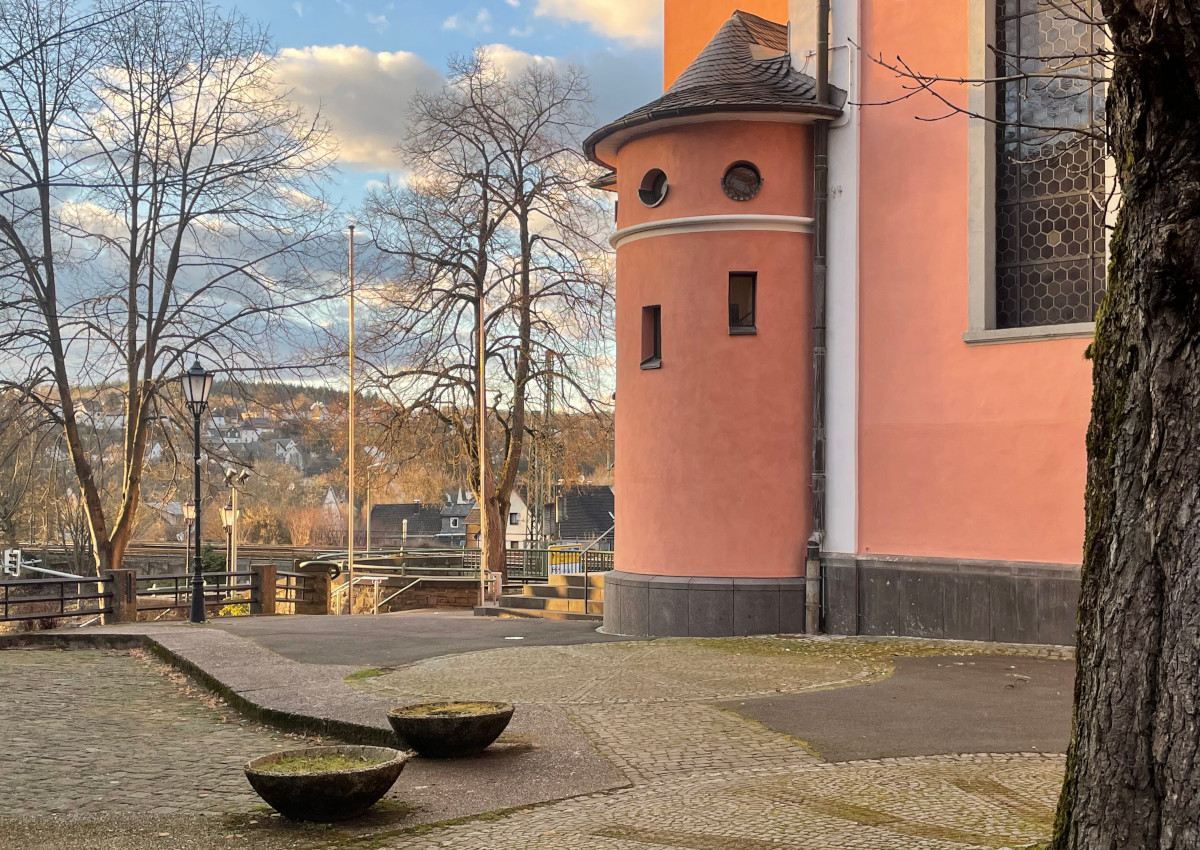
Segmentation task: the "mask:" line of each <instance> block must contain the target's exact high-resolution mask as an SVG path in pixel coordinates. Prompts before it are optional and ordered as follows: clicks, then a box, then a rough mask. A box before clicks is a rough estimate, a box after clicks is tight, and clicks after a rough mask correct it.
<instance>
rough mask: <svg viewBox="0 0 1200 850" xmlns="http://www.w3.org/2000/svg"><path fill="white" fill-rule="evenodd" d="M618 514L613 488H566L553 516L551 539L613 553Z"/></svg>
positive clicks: (576, 486) (554, 509) (556, 501)
mask: <svg viewBox="0 0 1200 850" xmlns="http://www.w3.org/2000/svg"><path fill="white" fill-rule="evenodd" d="M615 512H616V500H615V498H614V496H613V488H612V487H609V486H608V485H604V484H577V485H572V486H568V487H565V488H564V489H563V491H562V492H561V493H559V496H558V498H557V499H556V500H555V502H554V505H553V510H552V511H551V513H550V519H551V529H550V532H551V536H552V537H555V538H557V539H558V541H559V542H560V543H561V544H564V545H578V546H580V547H586V546H589V545H591V544H595V545H592V548H593V549H598V550H602V551H611V550H612V549H613V525H614V520H613V515H614V513H615ZM597 541H599V542H597Z"/></svg>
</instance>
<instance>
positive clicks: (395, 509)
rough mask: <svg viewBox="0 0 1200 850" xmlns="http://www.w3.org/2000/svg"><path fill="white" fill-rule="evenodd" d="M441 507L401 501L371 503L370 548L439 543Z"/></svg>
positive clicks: (441, 543) (435, 544)
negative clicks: (390, 503) (384, 503)
mask: <svg viewBox="0 0 1200 850" xmlns="http://www.w3.org/2000/svg"><path fill="white" fill-rule="evenodd" d="M441 531H442V506H441V505H423V504H421V503H420V502H404V503H401V504H394V505H372V506H371V548H373V549H375V548H378V549H394V548H400V547H402V546H408V547H431V546H438V545H442V546H445V545H447V544H445V543H443V542H441V539H440V536H441Z"/></svg>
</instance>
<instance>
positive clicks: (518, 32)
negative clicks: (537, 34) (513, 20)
mask: <svg viewBox="0 0 1200 850" xmlns="http://www.w3.org/2000/svg"><path fill="white" fill-rule="evenodd" d="M508 34H509V35H511V36H513V37H515V38H529V36H531V35H533V27H532V26H527V27H525V28H524V29H518V28H517V27H512V28H510V29H509V31H508Z"/></svg>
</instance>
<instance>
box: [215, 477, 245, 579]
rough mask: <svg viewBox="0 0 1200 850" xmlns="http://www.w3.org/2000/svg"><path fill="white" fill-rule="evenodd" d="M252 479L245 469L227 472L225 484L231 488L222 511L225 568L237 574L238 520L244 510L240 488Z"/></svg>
mask: <svg viewBox="0 0 1200 850" xmlns="http://www.w3.org/2000/svg"><path fill="white" fill-rule="evenodd" d="M249 478H250V470H248V469H243V470H242V471H241V472H234V470H233V469H226V470H225V483H226V484H227V485H228V486H229V504H228V505H227V506H226V507H224V508H222V509H221V524H222V525H223V526H224V528H225V532H226V537H227V539H226V543H225V546H226V553H225V568H226V569H227V570H229V571H230V572H237V564H238V520H239V519H241V516H242V509H241V508H239V507H238V487H240V486H242V485H244V484H245V483H246V481H247V480H248V479H249Z"/></svg>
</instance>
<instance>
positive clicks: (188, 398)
mask: <svg viewBox="0 0 1200 850" xmlns="http://www.w3.org/2000/svg"><path fill="white" fill-rule="evenodd" d="M212 385H213V373H212V372H206V371H205V370H204V367H203V366H201V365H200V361H199V360H197V361H196V362H195V363H193V364H192V368H191V369H188V370H187V371H186V372H184V373H183V400H184V401H185V402H187V406H188V410H190V411H191V412H192V427H193V430H192V434H193V436H194V437H195V449H196V451H195V452H194V460H195V468H194V470H193V474H192V481H193V484H194V487H193V491H192V502H193V504H194V506H195V507H194V512H195V522H194V523H193V524H192V533H193V535H194V541H193V542H194V546H195V548H194V549H193V550H192V615H191V617H190V618H189V619H191V621H192V622H193V623H203V622H204V578H203V576H202V575H201V570H200V567H201V563H200V562H201V559H200V414H202V413H204V409H205V408H206V407H208V394H209V393H210V392H211V391H212Z"/></svg>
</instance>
